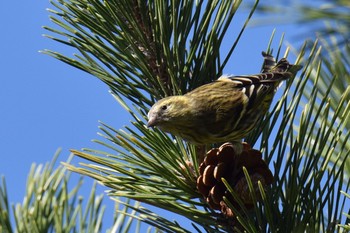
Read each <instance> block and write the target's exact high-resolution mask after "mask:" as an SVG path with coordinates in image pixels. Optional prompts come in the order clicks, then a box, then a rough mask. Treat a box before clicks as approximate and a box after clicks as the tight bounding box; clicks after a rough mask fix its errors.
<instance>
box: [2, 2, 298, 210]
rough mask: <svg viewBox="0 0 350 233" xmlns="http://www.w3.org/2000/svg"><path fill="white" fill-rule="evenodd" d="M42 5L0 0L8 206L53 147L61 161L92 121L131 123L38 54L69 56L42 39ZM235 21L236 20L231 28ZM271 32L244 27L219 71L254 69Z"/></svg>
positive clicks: (83, 82) (93, 131)
mask: <svg viewBox="0 0 350 233" xmlns="http://www.w3.org/2000/svg"><path fill="white" fill-rule="evenodd" d="M49 7H51V6H50V4H49V2H48V1H36V2H35V3H33V2H31V1H4V2H3V3H2V7H1V10H0V11H1V14H0V22H1V24H0V25H1V32H2V35H1V37H0V51H1V56H0V64H1V73H2V74H1V78H0V80H1V85H0V111H1V115H0V146H1V152H0V159H1V162H0V174H1V175H4V176H5V177H6V181H7V188H8V192H9V197H10V202H11V203H17V202H22V199H23V196H24V191H25V185H26V179H27V174H28V172H29V170H30V167H31V164H32V163H45V162H48V161H50V160H51V159H52V157H53V155H54V153H55V151H56V150H57V149H58V148H62V152H61V156H60V157H59V160H60V161H65V160H66V159H67V158H68V156H69V149H73V148H74V149H80V148H86V147H88V148H98V147H97V145H96V144H95V143H92V142H91V140H92V139H96V138H99V137H98V135H97V132H98V125H99V124H98V121H99V120H101V121H103V122H105V123H107V124H109V125H112V126H113V127H114V128H121V127H123V125H128V124H130V123H129V121H130V120H131V117H130V116H129V115H128V114H127V113H126V112H125V111H124V110H123V109H122V108H121V107H120V106H119V105H118V103H117V102H116V101H115V100H114V99H113V97H112V96H111V95H110V94H109V93H108V88H107V86H105V85H104V84H103V83H102V82H100V81H99V80H98V79H97V78H94V77H92V76H90V75H88V74H86V73H83V72H82V71H80V70H77V69H75V68H73V67H70V66H68V65H66V64H64V63H62V62H60V61H57V60H55V59H54V58H52V57H49V56H47V55H44V54H41V53H39V52H38V51H39V50H43V49H50V50H53V51H59V52H62V53H64V54H67V55H68V54H71V50H68V49H67V48H66V47H65V46H64V45H62V44H59V43H57V42H54V41H52V40H50V39H47V38H45V37H43V36H42V34H45V33H48V32H46V31H45V30H44V29H42V26H44V25H48V26H52V24H51V22H50V21H49V18H48V15H49V13H48V12H47V11H46V8H49ZM244 15H246V14H244ZM243 20H244V18H243V17H242V16H238V17H237V18H236V19H235V20H234V23H237V24H238V25H242V24H243ZM236 28H240V26H239V27H236ZM291 29H292V28H291V27H290V26H284V25H277V37H276V38H277V39H279V36H280V35H281V33H282V32H286V33H287V39H288V33H292V30H291ZM272 30H273V27H272V26H271V27H261V28H248V29H247V31H246V32H245V34H244V35H243V37H242V39H241V42H240V43H239V44H238V47H237V49H236V51H235V53H234V55H233V57H232V59H231V61H230V64H229V65H228V66H227V69H226V70H225V73H229V74H249V73H257V72H259V69H260V67H261V64H262V57H261V55H260V54H261V51H262V50H264V49H265V48H266V46H267V43H268V41H269V39H270V34H271V32H272ZM293 34H294V33H293ZM257 35H258V36H257ZM234 38H235V35H234V36H232V40H233V39H234ZM228 39H230V38H228ZM229 42H230V41H227V44H226V46H227V45H228V44H229ZM277 42H278V40H276V44H277ZM225 48H226V47H225V46H224V47H223V50H225ZM275 48H277V45H276V47H275ZM242 54H244V56H242ZM101 190H103V189H101ZM86 195H88V193H86ZM109 207H110V209H112V208H113V206H112V205H110V206H109Z"/></svg>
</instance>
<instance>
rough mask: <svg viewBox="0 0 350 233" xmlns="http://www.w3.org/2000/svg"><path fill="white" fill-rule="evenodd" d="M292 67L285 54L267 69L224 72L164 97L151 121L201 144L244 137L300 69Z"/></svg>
mask: <svg viewBox="0 0 350 233" xmlns="http://www.w3.org/2000/svg"><path fill="white" fill-rule="evenodd" d="M264 56H265V61H266V59H271V56H270V57H268V56H267V55H266V54H265V55H264ZM292 67H293V65H291V64H289V62H288V61H287V60H286V59H284V58H283V59H281V60H280V61H279V62H278V63H277V65H276V66H274V67H271V69H268V70H266V68H265V67H264V71H267V72H266V73H261V74H256V75H244V76H222V77H220V78H219V79H218V80H217V81H214V82H212V83H209V84H205V85H203V86H200V87H198V88H196V89H194V90H192V91H191V92H189V93H187V94H185V95H181V96H169V97H166V98H163V99H161V100H159V101H158V102H156V103H155V104H154V105H153V106H152V108H151V109H150V111H149V113H148V124H147V125H148V127H153V126H156V127H158V128H159V129H161V130H162V131H165V132H168V133H171V134H173V135H177V136H180V137H182V138H183V139H185V140H186V141H188V142H191V143H194V144H198V145H203V144H211V143H220V142H227V141H228V142H237V141H240V140H242V139H243V138H244V137H245V136H246V135H247V134H248V133H249V132H250V131H251V130H252V129H253V128H254V127H255V126H256V124H257V122H258V121H259V120H260V119H261V118H262V117H263V116H264V115H265V113H266V112H267V110H268V108H269V106H270V104H271V101H272V98H273V96H274V94H275V92H276V90H277V88H278V86H279V85H280V83H281V82H282V81H283V80H286V79H289V78H291V77H292V76H294V75H295V73H296V72H297V71H298V70H299V69H300V66H294V68H293V69H292Z"/></svg>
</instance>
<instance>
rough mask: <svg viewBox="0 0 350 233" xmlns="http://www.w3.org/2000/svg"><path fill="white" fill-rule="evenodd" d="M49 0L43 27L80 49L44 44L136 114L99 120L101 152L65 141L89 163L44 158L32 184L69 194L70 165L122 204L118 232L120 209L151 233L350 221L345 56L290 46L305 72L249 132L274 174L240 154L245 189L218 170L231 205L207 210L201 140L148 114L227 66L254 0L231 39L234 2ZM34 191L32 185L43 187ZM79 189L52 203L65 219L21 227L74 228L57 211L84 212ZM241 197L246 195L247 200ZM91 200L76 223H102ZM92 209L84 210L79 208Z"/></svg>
mask: <svg viewBox="0 0 350 233" xmlns="http://www.w3.org/2000/svg"><path fill="white" fill-rule="evenodd" d="M51 3H52V4H53V5H54V7H55V9H54V10H50V12H51V14H52V16H51V20H52V21H53V22H54V23H56V24H57V25H58V28H46V29H47V30H49V31H50V32H51V33H50V35H48V37H49V38H51V39H54V40H56V41H58V42H60V43H63V44H65V45H68V46H71V47H73V48H75V49H77V51H78V54H76V55H75V56H74V57H70V56H67V55H63V54H60V53H58V52H54V51H50V50H46V51H44V52H45V53H47V54H49V55H51V56H53V57H55V58H57V59H59V60H61V61H63V62H66V63H67V64H69V65H71V66H75V67H76V68H78V69H81V70H83V71H85V72H87V73H89V74H91V75H93V76H94V77H96V78H98V79H100V80H101V81H103V82H104V83H105V84H106V85H107V86H108V87H109V89H110V93H111V94H112V95H113V96H114V97H115V99H116V100H117V101H118V103H119V104H120V105H121V106H122V107H123V108H124V109H125V110H126V111H127V112H128V113H129V114H130V117H131V119H133V120H132V125H129V126H126V127H125V128H124V129H114V128H113V127H112V126H110V125H108V124H106V123H101V126H100V130H101V138H102V139H100V140H96V142H97V143H99V144H101V145H103V146H105V147H106V151H98V150H94V149H86V150H84V151H79V150H72V152H73V154H74V155H75V156H78V157H81V158H83V159H84V160H86V161H89V163H84V164H80V165H74V164H72V163H71V162H70V161H68V162H66V163H64V166H65V168H59V169H58V170H57V171H56V170H53V169H52V167H51V166H52V165H48V168H47V170H45V172H44V173H45V174H47V175H46V176H40V177H37V178H36V179H37V180H36V181H34V182H33V184H35V185H34V186H40V185H39V184H37V183H36V182H38V183H40V178H41V179H43V181H41V183H45V184H46V185H47V187H51V186H50V185H51V184H52V183H50V182H52V180H56V179H57V180H56V182H57V183H56V184H57V185H56V186H54V187H56V188H57V187H60V189H59V190H56V189H54V187H52V188H48V189H47V190H50V192H49V193H50V194H51V195H50V196H49V197H50V198H47V199H46V200H52V199H55V202H58V201H56V199H57V196H56V195H58V197H61V198H64V197H66V196H60V195H63V194H65V193H68V190H67V189H66V181H67V180H68V179H69V174H68V175H67V173H65V169H66V168H67V169H68V170H71V171H73V172H77V173H79V174H82V175H84V176H90V177H92V178H93V179H94V180H96V181H98V183H99V184H101V185H103V186H104V187H106V189H107V190H108V195H109V196H110V197H111V198H112V199H113V200H115V202H116V203H118V205H120V208H117V212H118V213H119V214H118V215H117V216H116V221H115V222H116V224H115V225H114V226H113V227H114V228H112V226H111V231H113V230H116V229H118V228H119V230H120V232H122V230H124V231H125V232H127V231H128V230H129V229H130V228H129V227H130V226H131V225H130V224H131V222H128V221H125V217H126V216H130V217H131V219H133V220H134V221H138V223H137V224H140V221H141V222H144V223H147V224H148V225H149V226H152V227H153V228H152V229H150V230H153V231H154V232H194V231H198V232H334V231H342V230H344V231H346V230H349V226H346V224H347V223H348V222H346V221H347V220H346V217H347V215H346V214H344V212H348V210H347V209H346V208H349V203H348V202H349V195H348V194H347V192H348V189H349V185H350V184H349V182H348V181H347V179H348V177H349V174H350V173H349V172H348V169H347V166H348V162H347V161H348V156H349V153H350V152H349V147H350V146H349V143H348V138H349V135H350V133H349V130H348V129H349V128H348V120H347V119H348V117H349V114H350V108H349V104H350V103H349V101H348V100H349V97H350V96H349V95H350V94H349V91H350V90H349V87H348V84H347V85H345V88H344V89H339V88H336V87H338V85H337V83H338V82H341V81H339V77H338V75H337V71H338V70H337V69H334V67H333V63H332V62H333V61H337V63H336V64H338V65H339V66H341V64H343V65H344V66H342V69H341V72H343V73H342V74H344V73H345V71H346V70H347V71H348V70H349V66H348V65H346V64H344V61H348V59H347V60H346V57H345V56H344V57H343V56H340V54H338V55H339V56H340V57H337V56H335V58H333V57H332V58H330V59H329V57H325V56H324V53H323V50H322V46H320V42H318V41H315V42H313V43H311V46H310V43H305V44H304V45H303V46H302V47H301V48H299V49H294V50H295V51H298V52H297V56H296V57H297V58H296V61H295V63H296V64H302V65H303V69H302V71H301V73H300V74H299V75H297V77H296V78H294V79H293V80H290V81H288V82H287V84H286V85H285V86H284V87H282V88H281V89H280V90H279V92H281V97H280V98H279V99H278V100H277V101H275V102H274V103H273V105H272V106H271V108H270V111H269V113H268V114H267V115H266V117H265V118H264V119H263V121H261V122H260V124H259V126H258V127H256V129H255V130H254V131H253V132H252V133H251V134H250V135H249V136H248V137H247V138H245V141H246V142H247V143H248V144H249V145H250V146H251V147H252V148H254V153H258V154H259V156H262V158H263V160H264V161H265V162H266V164H267V165H268V167H269V168H270V169H271V171H272V177H273V181H272V182H271V184H269V185H266V184H264V182H261V181H256V180H255V178H254V176H252V174H251V173H250V170H249V164H250V163H249V161H248V159H245V158H242V160H243V161H244V164H243V166H242V168H241V171H242V175H243V178H244V179H243V180H244V187H245V189H244V190H245V192H244V193H240V192H239V191H237V189H235V187H232V185H231V184H230V183H229V182H227V180H225V179H222V182H223V184H224V185H225V188H226V189H227V190H228V191H227V193H229V194H230V196H232V198H231V199H230V198H226V197H224V198H223V201H224V204H225V206H226V207H227V208H226V210H227V211H230V213H231V214H227V212H225V211H223V210H221V211H220V210H217V209H215V208H214V207H213V206H212V205H210V203H208V202H207V200H206V199H205V198H203V195H202V194H201V193H200V192H199V191H198V188H197V178H198V177H199V175H200V173H201V171H200V168H199V167H200V161H199V158H200V157H201V155H202V154H201V153H203V149H205V148H202V147H198V146H194V145H191V144H189V143H186V142H184V141H183V140H182V139H181V138H177V137H173V136H172V135H169V134H166V133H163V132H161V131H159V130H157V129H154V130H150V129H148V128H147V127H146V126H145V123H146V119H147V116H146V115H147V112H148V110H149V108H150V106H152V104H153V103H154V102H155V101H156V100H158V99H160V98H163V97H165V96H169V95H176V94H184V93H186V92H188V91H190V90H193V89H194V88H196V87H198V86H201V85H203V84H205V83H209V82H211V81H213V80H215V79H217V78H218V77H219V76H220V75H221V74H222V73H223V72H224V69H225V67H226V65H227V64H229V62H230V57H231V55H232V53H234V51H235V48H236V46H237V44H238V41H239V40H240V38H241V35H242V34H243V32H244V30H246V25H247V24H248V22H249V20H250V18H251V16H252V15H253V13H254V11H255V10H256V7H257V5H258V1H256V2H255V4H254V6H252V7H251V9H250V13H249V14H248V16H247V20H246V22H245V24H244V26H243V27H242V28H241V30H240V31H239V33H238V34H237V35H235V39H231V38H232V37H233V36H232V35H227V31H228V28H229V26H230V25H232V24H233V23H234V22H233V19H234V17H235V14H236V12H237V10H238V9H239V8H241V1H234V0H229V1H208V2H206V1H191V0H189V1H178V0H169V1H158V0H155V1H136V0H129V1H126V0H110V1H104V2H102V1H98V0H90V1H85V0H74V1H73V0H70V1H68V0H57V1H52V2H51ZM228 36H229V37H230V40H231V41H232V45H231V49H230V50H228V51H225V52H224V53H223V52H222V51H221V50H220V48H221V46H222V43H223V40H224V39H225V38H226V37H228ZM273 40H274V35H272V36H271V41H270V43H269V44H268V45H267V49H266V51H267V52H269V53H272V52H273V51H275V50H276V51H277V52H275V53H274V54H273V55H274V56H275V57H276V58H277V59H278V58H282V57H287V56H288V54H289V51H290V48H286V49H285V51H286V52H285V53H284V54H282V52H281V51H282V50H283V49H284V48H283V46H282V44H283V43H282V41H283V38H282V39H281V41H280V44H279V46H278V48H272V41H273ZM321 43H322V42H321ZM323 44H324V43H323ZM346 51H347V52H348V51H350V50H346ZM348 57H349V56H348ZM347 83H348V82H347ZM213 146H214V145H213ZM247 150H249V151H250V150H251V149H250V148H248V149H247ZM107 151H108V152H107ZM205 152H206V151H205ZM252 153H253V152H252ZM208 154H210V152H208ZM248 157H249V156H247V158H248ZM33 169H34V168H33ZM33 172H34V170H33ZM38 173H39V171H38ZM50 174H52V175H50ZM51 176H52V177H51ZM44 181H45V182H44ZM269 183H270V182H269ZM3 187H5V185H4V184H3ZM28 189H29V187H28ZM29 190H30V189H29ZM39 190H40V189H39ZM41 191H42V192H41V193H37V194H36V195H37V196H41V195H43V194H45V193H46V192H45V190H41ZM75 193H76V191H75V190H73V191H72V195H71V196H72V197H73V201H72V202H71V203H72V204H70V205H68V203H70V202H68V201H67V199H60V200H61V201H62V206H63V207H67V208H62V211H61V212H58V215H59V216H60V217H61V218H62V219H54V217H52V216H51V218H47V219H50V221H52V222H51V223H50V222H49V223H48V222H44V223H43V222H40V224H38V223H37V222H38V221H34V223H33V221H32V219H29V220H27V221H24V222H25V223H27V225H26V224H24V225H20V226H18V231H19V232H24V231H26V229H33V227H34V226H35V229H38V230H37V232H43V231H44V232H45V231H47V230H48V229H50V230H52V229H55V230H56V231H57V229H58V228H57V227H58V226H57V225H58V224H59V223H62V224H61V227H62V228H63V229H67V230H66V231H70V230H72V231H74V229H76V231H78V230H77V229H79V228H78V227H79V226H74V221H70V222H69V221H68V220H64V219H63V216H65V217H67V219H73V220H75V218H74V217H68V216H75V215H76V212H79V211H81V213H82V211H83V210H82V207H81V205H78V207H79V208H77V209H76V212H74V210H73V209H75V208H76V207H75V206H77V204H76V203H75V202H74V198H76V197H77V196H76V194H75ZM1 194H2V195H1V196H0V197H1V199H0V209H1V214H2V215H1V218H0V224H1V227H2V228H0V230H3V231H5V232H6V231H9V232H11V231H12V230H11V229H12V228H11V224H10V222H9V220H8V209H9V208H8V204H7V197H6V189H5V188H3V189H2V190H1ZM242 196H246V197H248V199H249V201H250V202H249V203H250V204H249V205H247V203H246V200H244V198H242ZM96 198H97V199H96ZM125 198H127V199H125ZM96 200H97V203H94V201H96ZM99 200H100V199H99V197H97V196H96V194H95V191H94V189H93V191H92V194H91V196H90V198H89V202H88V204H87V206H86V207H85V208H86V212H85V214H84V216H85V217H84V218H82V220H81V222H82V225H81V226H80V229H82V231H86V232H90V231H91V232H96V231H99V229H100V227H101V225H100V223H101V221H103V217H102V216H103V213H102V212H103V210H102V209H101V207H100V205H99V204H100V202H99ZM129 200H133V201H136V202H130V201H129ZM31 204H32V206H36V205H35V201H33V202H31V203H30V205H28V206H31ZM50 205H51V204H50V202H47V203H43V207H45V208H48V210H51V208H50V207H54V206H55V205H52V206H50ZM28 206H23V207H20V206H19V207H18V212H17V213H18V214H17V216H16V218H17V219H19V220H21V219H25V217H22V216H20V213H24V214H23V216H28V215H29V214H28V213H27V212H28ZM150 206H153V207H158V208H160V209H162V210H166V211H168V212H172V213H175V214H178V215H181V216H183V217H185V218H186V219H187V220H188V223H190V224H192V227H191V228H189V227H188V225H189V224H183V223H180V222H178V221H173V220H170V219H168V218H167V217H166V216H164V215H160V214H159V213H157V210H158V209H156V208H152V207H150ZM68 207H69V208H68ZM45 208H43V209H44V210H45ZM34 209H35V208H34ZM36 210H37V209H36ZM38 210H39V209H38ZM25 211H26V212H25ZM88 213H91V216H89V217H87V216H88ZM44 214H45V213H44V211H43V212H38V219H40V220H42V219H43V218H42V217H41V216H44ZM90 219H92V220H93V221H90ZM18 222H20V221H18ZM88 223H89V224H88ZM48 226H50V227H51V228H50V227H48ZM138 226H139V225H138ZM55 227H56V228H55ZM68 227H71V228H68ZM74 227H76V228H74Z"/></svg>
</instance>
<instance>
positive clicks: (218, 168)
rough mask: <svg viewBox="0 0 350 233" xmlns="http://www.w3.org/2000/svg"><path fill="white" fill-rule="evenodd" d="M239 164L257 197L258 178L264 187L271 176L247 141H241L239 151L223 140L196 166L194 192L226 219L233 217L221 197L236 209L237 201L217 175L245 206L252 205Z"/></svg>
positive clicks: (260, 156) (270, 180) (259, 153)
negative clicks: (247, 174) (197, 173)
mask: <svg viewBox="0 0 350 233" xmlns="http://www.w3.org/2000/svg"><path fill="white" fill-rule="evenodd" d="M243 166H244V167H245V168H246V169H247V170H248V173H249V175H250V179H251V180H252V183H253V186H254V189H255V195H256V196H257V197H258V198H260V192H259V188H258V181H260V182H261V183H262V185H263V187H267V186H268V185H270V184H271V183H272V182H273V176H272V173H271V171H270V170H269V168H268V166H267V164H266V163H265V162H264V161H263V160H262V154H261V152H260V151H258V150H254V149H252V148H251V147H250V146H249V145H248V144H247V143H243V151H242V153H241V154H237V153H236V152H235V149H234V146H233V145H232V144H231V143H225V144H223V145H222V146H220V148H214V149H211V150H210V151H208V152H207V154H206V156H205V158H204V161H203V162H202V163H201V165H200V166H199V172H200V176H199V177H198V178H197V189H198V191H199V192H200V193H201V194H202V195H203V197H204V198H205V200H206V201H207V202H208V204H209V206H210V207H211V208H213V209H215V210H221V212H222V213H223V214H224V215H225V216H226V217H228V218H232V217H234V216H235V214H234V213H233V211H232V210H231V209H230V208H229V207H228V206H227V205H226V204H225V203H224V201H223V197H224V196H225V197H226V198H227V199H228V200H230V202H231V204H232V205H233V206H235V207H237V208H238V204H237V203H236V202H235V201H234V200H233V197H232V196H231V195H230V194H229V192H228V190H227V189H226V187H225V185H224V184H223V182H222V181H221V178H225V180H226V181H227V182H228V183H229V184H230V185H231V187H232V188H233V190H234V191H235V192H236V193H237V194H238V195H239V197H240V198H241V199H242V202H243V203H244V204H245V206H246V207H247V208H248V209H250V208H252V207H253V206H254V203H253V201H252V198H251V195H250V192H249V188H248V183H247V181H246V179H245V176H244V173H243V169H242V168H243Z"/></svg>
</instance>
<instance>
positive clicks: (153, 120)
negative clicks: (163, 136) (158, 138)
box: [147, 116, 157, 127]
mask: <svg viewBox="0 0 350 233" xmlns="http://www.w3.org/2000/svg"><path fill="white" fill-rule="evenodd" d="M156 124H157V121H156V117H155V116H149V117H148V122H147V127H153V126H155V125H156Z"/></svg>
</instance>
